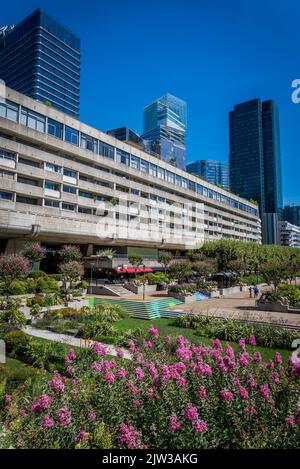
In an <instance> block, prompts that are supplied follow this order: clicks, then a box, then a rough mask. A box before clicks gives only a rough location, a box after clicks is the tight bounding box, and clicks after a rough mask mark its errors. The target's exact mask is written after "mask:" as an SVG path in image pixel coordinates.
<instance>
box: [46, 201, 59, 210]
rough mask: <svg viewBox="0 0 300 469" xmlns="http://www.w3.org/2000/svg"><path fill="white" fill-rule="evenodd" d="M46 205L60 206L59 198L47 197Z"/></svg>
mask: <svg viewBox="0 0 300 469" xmlns="http://www.w3.org/2000/svg"><path fill="white" fill-rule="evenodd" d="M44 205H45V206H46V207H52V208H59V202H58V200H52V199H45V201H44Z"/></svg>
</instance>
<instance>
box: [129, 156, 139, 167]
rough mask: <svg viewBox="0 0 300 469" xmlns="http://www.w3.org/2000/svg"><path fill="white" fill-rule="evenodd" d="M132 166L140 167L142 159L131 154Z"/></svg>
mask: <svg viewBox="0 0 300 469" xmlns="http://www.w3.org/2000/svg"><path fill="white" fill-rule="evenodd" d="M130 167H131V168H133V169H140V159H139V158H138V157H137V156H133V155H130Z"/></svg>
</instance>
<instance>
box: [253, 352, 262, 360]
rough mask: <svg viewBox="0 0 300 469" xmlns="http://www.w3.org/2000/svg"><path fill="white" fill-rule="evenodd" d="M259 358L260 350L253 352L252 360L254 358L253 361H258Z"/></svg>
mask: <svg viewBox="0 0 300 469" xmlns="http://www.w3.org/2000/svg"><path fill="white" fill-rule="evenodd" d="M261 359H262V357H261V353H260V352H254V354H253V360H254V361H255V362H260V361H261Z"/></svg>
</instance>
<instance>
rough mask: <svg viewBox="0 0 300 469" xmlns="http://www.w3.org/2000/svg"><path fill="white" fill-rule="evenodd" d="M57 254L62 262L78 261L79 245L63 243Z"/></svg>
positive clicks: (80, 254) (79, 255) (79, 256)
mask: <svg viewBox="0 0 300 469" xmlns="http://www.w3.org/2000/svg"><path fill="white" fill-rule="evenodd" d="M58 254H59V255H60V257H61V258H62V260H63V262H72V261H78V260H80V259H81V258H82V253H81V251H80V247H79V246H72V245H71V244H65V245H64V246H63V247H62V249H61V250H60V251H59V252H58Z"/></svg>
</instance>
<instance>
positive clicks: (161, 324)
mask: <svg viewBox="0 0 300 469" xmlns="http://www.w3.org/2000/svg"><path fill="white" fill-rule="evenodd" d="M171 323H172V319H154V320H152V321H147V320H144V319H136V318H127V319H123V320H121V321H118V322H116V323H114V326H115V327H116V329H118V330H119V331H126V330H129V329H135V328H137V327H139V328H140V329H143V330H148V328H149V327H150V325H151V324H153V325H154V326H155V327H156V328H157V329H158V330H159V333H160V335H161V336H166V335H168V334H170V335H172V336H178V335H183V336H184V337H186V338H187V339H189V340H190V341H191V342H193V343H196V344H199V343H202V344H204V345H207V344H210V338H209V337H200V336H197V335H196V334H195V332H196V331H195V330H194V329H186V328H182V327H176V326H172V325H171ZM221 342H222V343H223V344H225V343H226V341H222V340H221ZM228 343H229V344H230V345H231V346H232V347H233V348H234V349H235V350H239V346H238V345H237V344H236V343H235V342H228ZM247 350H248V352H249V353H251V352H253V351H254V350H255V351H258V352H260V353H261V354H262V356H263V358H264V359H265V360H269V359H270V358H273V356H274V353H275V352H280V353H281V355H282V358H283V359H284V361H287V360H288V359H289V357H290V355H291V351H290V350H280V349H272V348H266V347H251V346H250V345H248V346H247Z"/></svg>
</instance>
